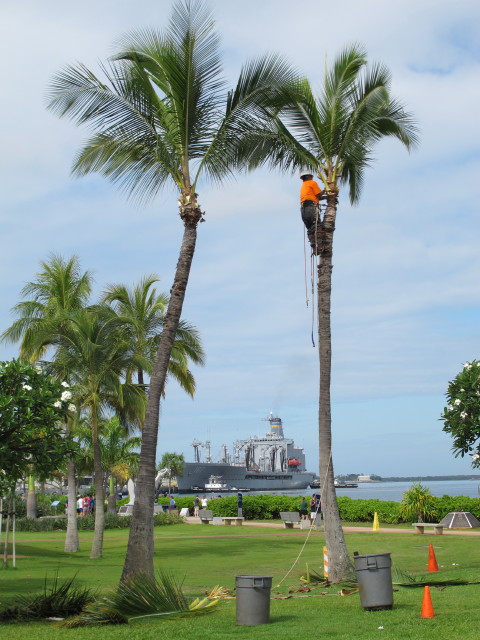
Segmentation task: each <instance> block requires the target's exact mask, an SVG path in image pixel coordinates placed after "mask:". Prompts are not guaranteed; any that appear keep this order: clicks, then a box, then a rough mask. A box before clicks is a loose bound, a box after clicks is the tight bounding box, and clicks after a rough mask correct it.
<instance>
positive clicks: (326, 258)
mask: <svg viewBox="0 0 480 640" xmlns="http://www.w3.org/2000/svg"><path fill="white" fill-rule="evenodd" d="M336 203H337V198H336V195H335V196H334V195H329V196H328V200H327V209H326V211H325V217H324V220H323V223H322V227H323V234H322V235H323V238H322V244H321V248H320V264H319V266H318V349H319V357H320V405H319V411H318V422H319V446H320V456H319V457H320V481H321V485H322V496H323V502H322V510H323V514H324V518H325V543H326V546H327V551H328V564H329V567H328V576H329V580H330V581H331V582H334V583H335V582H339V581H340V580H342V579H343V578H345V577H346V576H347V574H348V572H349V568H350V559H349V557H348V551H347V546H346V544H345V537H344V535H343V530H342V525H341V522H340V514H339V511H338V505H337V496H336V493H335V485H334V472H333V459H332V414H331V399H330V382H331V370H332V334H331V320H330V313H331V293H332V269H333V264H332V248H333V234H334V231H335V218H336V214H337V204H336Z"/></svg>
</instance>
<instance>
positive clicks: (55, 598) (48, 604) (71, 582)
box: [0, 572, 95, 622]
mask: <svg viewBox="0 0 480 640" xmlns="http://www.w3.org/2000/svg"><path fill="white" fill-rule="evenodd" d="M75 580H76V577H75V576H74V577H73V578H69V579H67V580H64V581H63V582H59V578H58V572H57V573H56V574H55V576H54V577H53V580H52V583H51V585H49V582H48V579H47V577H45V580H44V585H43V591H42V593H39V594H35V593H32V594H20V595H18V596H17V597H16V598H15V600H14V601H13V602H12V603H11V604H10V605H9V606H7V607H6V608H5V609H3V610H1V611H0V621H1V622H28V621H31V620H43V619H45V618H51V617H67V616H71V615H75V614H77V613H80V612H81V611H82V610H83V608H84V607H85V606H86V605H87V604H88V603H90V602H92V601H93V600H94V599H95V595H94V592H93V591H92V590H91V589H89V588H87V587H78V586H76V585H75Z"/></svg>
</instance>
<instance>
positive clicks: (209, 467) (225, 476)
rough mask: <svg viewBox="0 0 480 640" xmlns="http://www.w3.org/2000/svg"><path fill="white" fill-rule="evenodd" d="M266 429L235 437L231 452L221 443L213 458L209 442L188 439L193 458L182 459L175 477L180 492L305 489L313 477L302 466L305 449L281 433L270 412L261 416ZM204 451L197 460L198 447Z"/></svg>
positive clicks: (278, 422)
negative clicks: (217, 457)
mask: <svg viewBox="0 0 480 640" xmlns="http://www.w3.org/2000/svg"><path fill="white" fill-rule="evenodd" d="M265 420H266V421H268V422H269V423H270V431H269V432H268V433H266V434H265V435H264V436H263V437H258V436H252V437H251V438H248V439H247V440H237V442H235V443H234V445H233V455H230V454H229V453H228V450H227V447H226V445H222V457H221V459H220V460H219V461H218V462H213V461H212V459H211V455H210V442H205V443H201V442H199V441H197V440H195V441H194V442H192V446H193V448H194V462H186V463H185V470H184V473H183V476H180V477H178V478H177V482H178V491H179V492H180V493H192V492H203V491H218V492H225V491H281V490H291V489H299V490H301V489H306V488H307V487H308V486H309V484H310V483H311V482H312V481H313V479H314V478H315V474H314V473H310V472H308V471H306V470H305V452H304V450H303V449H300V448H298V447H296V446H295V443H294V441H293V440H290V439H288V438H285V437H284V435H283V424H282V421H281V419H280V418H279V417H278V416H274V415H273V414H272V413H271V414H270V415H269V416H268V418H265ZM201 448H202V449H204V450H205V451H206V460H205V462H202V461H201V452H200V449H201Z"/></svg>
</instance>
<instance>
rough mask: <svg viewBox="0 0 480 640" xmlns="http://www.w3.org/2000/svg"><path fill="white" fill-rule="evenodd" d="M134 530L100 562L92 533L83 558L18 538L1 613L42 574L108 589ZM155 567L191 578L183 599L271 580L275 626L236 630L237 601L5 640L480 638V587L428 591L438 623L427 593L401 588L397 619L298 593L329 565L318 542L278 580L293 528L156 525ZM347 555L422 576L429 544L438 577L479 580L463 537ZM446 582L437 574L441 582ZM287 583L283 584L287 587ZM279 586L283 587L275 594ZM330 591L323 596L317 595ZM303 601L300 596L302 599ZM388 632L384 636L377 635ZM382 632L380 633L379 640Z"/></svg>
mask: <svg viewBox="0 0 480 640" xmlns="http://www.w3.org/2000/svg"><path fill="white" fill-rule="evenodd" d="M127 534H128V532H127V531H125V530H121V529H118V530H110V531H107V532H106V538H105V547H104V557H103V558H102V559H100V560H90V559H89V551H90V543H91V539H92V533H91V532H81V534H80V540H81V547H82V550H81V552H80V553H78V554H66V553H64V551H63V544H64V535H65V534H64V532H58V533H57V532H46V533H42V534H39V533H20V534H18V543H17V553H18V555H19V556H24V557H21V558H19V559H18V560H17V568H16V569H8V570H4V571H1V570H0V606H1V607H2V608H3V607H5V606H6V605H7V604H8V603H9V602H10V601H11V600H12V598H13V597H14V596H15V595H16V594H19V593H22V594H24V593H26V592H29V591H34V590H41V589H42V588H43V585H44V579H45V575H46V574H48V576H49V577H51V578H53V576H54V575H55V572H56V571H57V570H58V572H59V578H60V579H62V580H64V579H68V578H70V577H73V576H74V575H75V574H77V581H78V585H79V586H81V587H91V588H93V589H96V588H99V589H101V590H106V589H108V588H110V587H112V586H115V585H116V583H117V582H118V580H119V577H120V573H121V570H122V565H123V558H124V554H125V549H126V541H127ZM155 535H156V559H155V562H156V566H157V567H158V568H162V569H164V570H167V571H173V572H174V573H175V574H176V575H177V576H179V577H180V578H181V577H183V576H185V582H184V592H185V593H186V594H187V595H190V596H199V595H202V594H203V593H204V592H205V591H207V590H211V589H212V588H213V587H214V586H215V585H222V586H223V587H226V588H229V589H232V588H233V587H234V586H235V575H236V574H250V573H253V574H265V575H272V576H273V585H274V587H273V588H272V600H271V616H270V620H271V623H270V624H267V625H262V626H258V627H255V628H253V629H252V628H249V627H241V626H236V624H235V601H234V600H225V601H222V602H221V603H220V606H219V608H218V611H216V612H214V613H213V614H212V615H209V616H205V617H199V618H195V619H185V620H181V619H180V620H174V621H165V622H142V623H140V622H137V623H132V624H130V625H126V626H120V627H104V628H101V629H99V628H83V629H69V630H66V629H58V628H55V627H52V626H51V624H49V623H37V622H35V623H29V624H18V625H17V624H16V625H1V626H0V639H1V640H31V639H32V637H33V638H35V640H57V638H58V640H64V639H65V638H68V639H70V638H71V639H72V640H77V639H78V640H93V639H94V638H95V640H98V639H99V638H100V639H101V640H110V639H112V640H113V639H115V640H123V639H125V640H150V639H152V640H153V639H155V640H164V639H165V640H167V639H168V640H171V639H174V640H187V639H188V640H192V639H194V640H207V639H208V640H224V639H226V638H228V639H230V638H232V639H236V638H238V639H246V638H255V640H256V639H257V638H258V639H259V640H263V639H265V640H270V639H271V640H273V639H275V640H277V639H278V638H282V640H294V639H295V640H297V639H298V638H302V637H306V638H328V639H329V640H330V639H339V640H351V639H352V640H353V639H354V640H370V639H372V638H379V637H381V638H383V639H384V640H386V639H388V640H410V639H412V640H413V639H415V640H430V639H432V640H433V639H435V640H456V639H462V640H473V639H474V638H475V640H476V638H477V636H478V627H479V624H480V612H479V609H478V600H479V597H480V585H465V586H447V587H444V588H440V589H437V588H433V587H432V600H433V606H434V609H435V614H436V617H435V618H433V619H431V620H423V619H421V618H420V617H419V614H420V609H421V602H422V593H423V590H422V589H418V588H413V589H408V588H399V589H398V591H396V592H395V594H394V608H393V610H392V611H379V612H365V611H363V609H362V607H361V606H360V601H359V596H358V594H353V595H350V596H346V597H340V596H339V595H338V592H339V588H338V587H331V588H329V589H324V588H314V589H313V590H312V591H311V592H309V593H292V594H291V596H292V597H291V598H290V599H281V600H280V599H276V596H277V595H280V596H286V595H287V594H288V591H289V588H291V589H298V588H299V587H300V585H301V583H300V580H299V579H300V576H301V575H303V574H304V573H305V563H306V562H308V564H309V566H310V567H311V568H312V569H316V570H319V567H321V564H322V562H323V544H324V538H323V535H322V534H321V533H315V534H312V536H311V537H310V539H309V541H308V543H307V545H306V547H305V549H304V551H303V554H302V556H301V559H300V561H299V562H298V564H297V566H296V567H295V568H294V569H293V571H292V572H291V573H290V575H289V576H288V577H287V578H286V579H285V580H283V581H282V579H283V578H284V576H285V573H286V572H287V571H288V570H289V569H290V567H291V565H292V563H293V562H294V560H295V558H296V557H297V556H298V554H299V553H300V551H301V548H302V545H303V543H304V541H305V533H304V532H299V531H297V530H294V531H287V530H282V529H267V528H260V527H258V528H255V527H248V529H247V528H246V527H245V528H243V529H238V528H236V527H232V528H229V527H213V526H208V527H207V526H204V525H172V526H169V527H164V528H162V527H157V528H156V529H155ZM346 540H347V545H348V549H349V552H350V554H351V555H352V556H353V552H354V551H358V552H359V553H360V554H370V553H385V552H390V553H391V554H392V561H393V563H394V565H395V566H397V567H399V568H401V569H402V570H404V571H408V572H410V573H413V574H425V572H426V568H427V560H428V544H429V543H430V542H432V543H433V544H434V547H435V553H436V557H437V562H438V564H439V567H440V571H441V574H442V577H444V578H445V579H446V580H447V579H451V580H453V579H455V578H462V579H468V580H478V579H480V554H479V553H478V545H479V544H480V540H479V539H478V538H474V537H466V536H465V537H462V536H442V537H439V536H438V537H437V536H432V535H428V534H427V535H424V536H416V535H415V534H414V533H413V532H412V535H407V534H402V535H398V534H389V533H383V532H382V533H370V534H365V533H352V534H347V535H346ZM439 577H440V574H432V578H434V579H435V580H438V578H439ZM281 581H282V582H281ZM280 582H281V586H277V585H278V584H279V583H280ZM322 593H326V594H327V595H321V594H322ZM301 596H303V597H301ZM379 627H383V629H379ZM379 634H382V635H379Z"/></svg>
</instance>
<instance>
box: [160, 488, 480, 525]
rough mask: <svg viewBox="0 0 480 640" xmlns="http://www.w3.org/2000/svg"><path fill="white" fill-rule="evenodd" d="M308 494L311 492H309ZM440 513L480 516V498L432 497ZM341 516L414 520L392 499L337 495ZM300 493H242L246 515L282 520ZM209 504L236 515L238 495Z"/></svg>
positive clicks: (181, 501)
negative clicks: (401, 511)
mask: <svg viewBox="0 0 480 640" xmlns="http://www.w3.org/2000/svg"><path fill="white" fill-rule="evenodd" d="M306 495H309V494H306ZM433 500H434V504H435V509H436V513H437V517H438V519H439V520H441V519H442V518H443V517H444V516H445V515H447V513H450V512H451V511H470V512H471V513H473V515H474V516H476V517H477V518H479V519H480V498H469V497H466V496H454V497H452V496H442V497H441V498H436V497H434V498H433ZM158 502H159V504H168V498H159V499H158ZM175 502H176V503H177V507H178V509H182V508H183V507H187V508H189V509H190V513H191V514H192V513H193V496H175ZM337 503H338V508H339V510H340V518H341V519H342V520H344V521H345V522H373V516H374V514H375V513H377V514H378V519H379V520H380V522H381V523H384V524H399V523H401V522H411V520H408V519H407V520H405V519H402V518H401V516H400V511H399V509H400V503H399V502H394V501H389V500H356V499H354V498H347V497H346V496H340V497H339V498H337ZM299 504H300V496H271V495H258V496H249V495H246V494H243V515H244V517H245V518H246V519H247V520H279V519H280V511H298V508H299ZM208 508H209V509H211V510H212V511H213V515H214V516H236V515H237V496H236V494H235V495H233V496H227V497H223V498H213V497H212V498H211V499H210V500H209V502H208Z"/></svg>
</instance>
